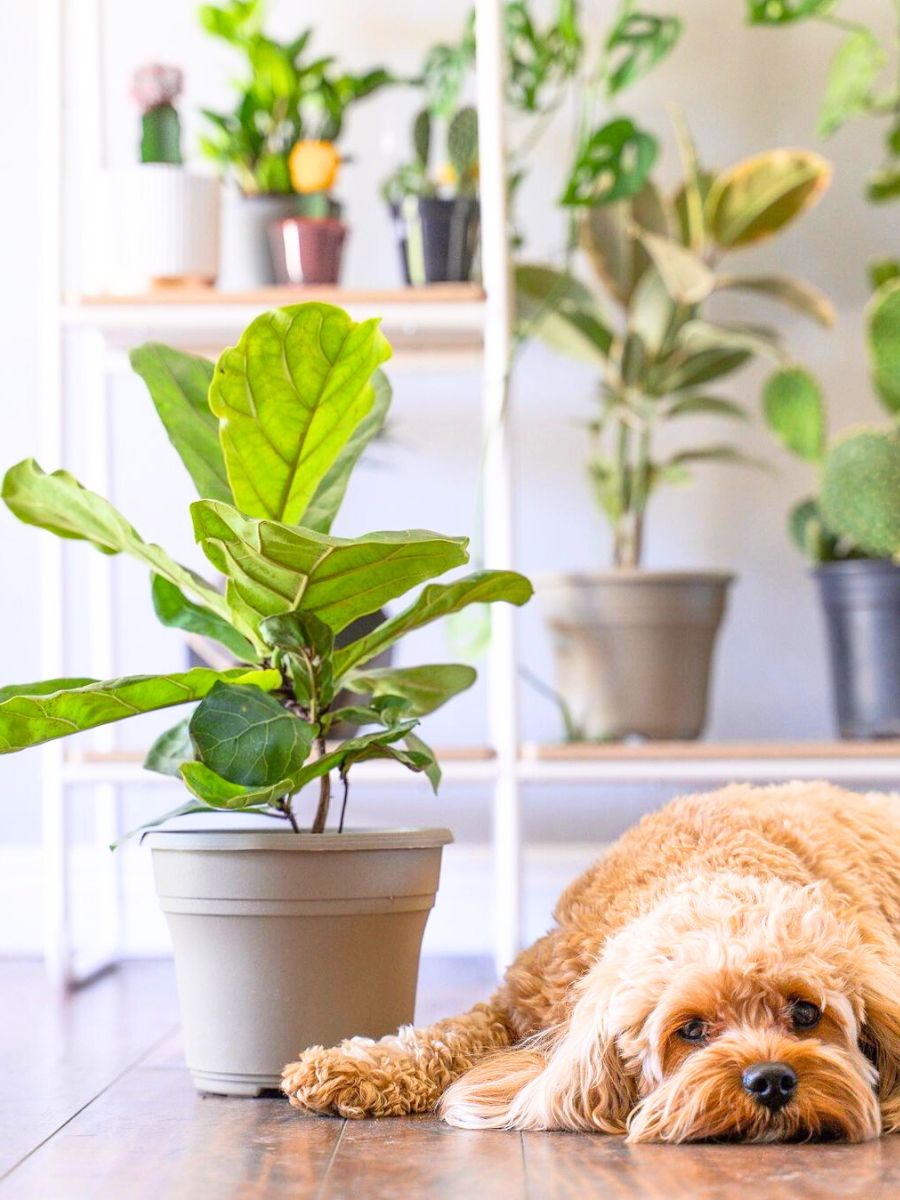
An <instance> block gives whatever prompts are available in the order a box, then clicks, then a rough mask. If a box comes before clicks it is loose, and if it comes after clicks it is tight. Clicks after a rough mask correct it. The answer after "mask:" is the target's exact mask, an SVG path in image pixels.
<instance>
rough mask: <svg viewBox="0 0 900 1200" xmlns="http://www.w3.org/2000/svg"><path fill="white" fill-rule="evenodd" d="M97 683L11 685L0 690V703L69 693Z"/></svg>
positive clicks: (61, 681)
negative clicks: (26, 697) (15, 698)
mask: <svg viewBox="0 0 900 1200" xmlns="http://www.w3.org/2000/svg"><path fill="white" fill-rule="evenodd" d="M92 683H99V680H97V679H83V678H81V677H79V678H76V679H42V680H41V681H40V682H39V683H11V684H8V685H7V686H6V687H2V688H0V702H2V701H3V700H9V699H10V697H12V696H49V695H51V694H52V693H53V692H71V691H74V690H75V688H83V687H89V686H90V685H91V684H92Z"/></svg>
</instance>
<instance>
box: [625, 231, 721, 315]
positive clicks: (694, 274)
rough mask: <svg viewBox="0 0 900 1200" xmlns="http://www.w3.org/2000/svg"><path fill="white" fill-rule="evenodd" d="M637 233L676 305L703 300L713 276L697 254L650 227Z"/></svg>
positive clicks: (711, 285)
mask: <svg viewBox="0 0 900 1200" xmlns="http://www.w3.org/2000/svg"><path fill="white" fill-rule="evenodd" d="M638 236H639V237H640V239H641V242H642V243H643V245H644V248H645V249H646V251H647V253H648V254H649V255H650V257H651V258H652V259H653V262H654V264H655V266H656V269H657V271H659V274H660V278H661V279H662V281H663V283H664V284H665V286H666V291H667V292H668V293H669V295H670V296H671V298H672V299H673V300H674V301H675V303H676V304H686V305H693V304H699V303H700V302H701V301H702V300H705V299H706V297H707V296H708V295H709V294H710V292H711V291H712V290H713V288H714V287H715V283H716V279H715V276H714V275H713V273H712V271H711V270H710V269H709V267H708V266H707V265H706V263H705V262H704V261H703V259H702V258H701V257H700V256H699V255H698V254H694V252H693V251H692V250H688V249H686V248H685V247H684V246H682V245H680V244H679V243H678V242H676V241H673V240H672V239H671V238H667V237H660V235H659V234H656V233H650V232H649V230H642V231H641V232H640V234H639V235H638Z"/></svg>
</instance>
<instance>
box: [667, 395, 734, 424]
mask: <svg viewBox="0 0 900 1200" xmlns="http://www.w3.org/2000/svg"><path fill="white" fill-rule="evenodd" d="M668 416H670V417H734V418H736V419H737V420H739V421H747V420H749V419H750V414H749V413H748V412H747V410H746V409H745V408H744V407H743V406H742V405H740V404H738V403H737V401H735V400H728V399H726V398H725V397H724V396H685V397H684V399H683V400H678V401H676V402H675V404H673V405H672V407H671V408H670V409H669V411H668Z"/></svg>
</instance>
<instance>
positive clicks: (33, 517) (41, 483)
mask: <svg viewBox="0 0 900 1200" xmlns="http://www.w3.org/2000/svg"><path fill="white" fill-rule="evenodd" d="M2 496H3V499H4V501H5V502H6V505H7V507H8V508H9V510H10V511H11V512H12V513H13V514H14V515H15V516H17V517H18V518H19V520H20V521H24V522H25V524H26V525H37V526H38V528H40V529H48V530H50V532H51V533H55V534H56V535H57V536H58V537H64V538H75V539H77V540H81V541H86V542H90V543H91V545H93V546H95V547H96V548H97V549H98V550H100V551H101V552H102V553H103V554H122V553H124V554H130V555H131V557H132V558H136V559H138V560H139V561H140V562H143V563H146V565H147V566H149V567H151V568H152V569H153V570H154V571H155V572H156V573H157V574H158V575H162V576H163V577H164V578H166V579H168V580H169V582H170V583H173V584H174V585H175V586H176V587H179V588H184V589H186V590H188V591H191V592H193V593H194V595H196V596H199V597H200V599H201V600H202V601H203V603H204V604H205V605H206V607H207V608H209V609H211V610H212V611H213V612H215V613H217V614H218V615H219V616H220V617H222V618H223V619H225V620H227V619H228V606H227V604H226V603H225V597H224V596H222V595H220V594H219V592H217V591H216V589H215V588H214V587H211V586H210V585H209V584H208V583H206V582H205V581H204V580H203V579H201V578H200V576H199V575H195V574H194V572H193V571H189V570H188V568H187V567H182V566H181V565H180V564H179V563H176V562H175V561H174V560H173V559H171V558H170V557H169V556H168V554H166V552H165V550H163V549H162V547H161V546H156V545H154V544H153V543H152V542H145V541H144V540H143V539H142V538H141V536H140V534H138V532H137V531H136V530H135V529H134V528H133V526H131V525H129V524H128V522H127V521H126V520H125V518H124V517H123V516H122V514H121V513H119V512H117V511H116V510H115V509H114V508H113V506H112V505H111V504H110V503H109V501H108V500H104V499H103V497H102V496H98V495H97V493H96V492H90V491H88V490H87V488H84V487H82V486H81V484H80V483H79V482H78V480H77V479H76V478H75V477H74V475H70V474H69V472H68V471H54V472H53V474H52V475H47V474H45V473H44V471H42V470H41V468H40V467H39V466H38V464H37V463H36V462H35V461H34V459H33V458H29V459H25V461H24V462H20V463H18V464H17V465H16V466H14V467H10V469H9V470H8V471H7V472H6V476H5V478H4V480H3V490H2Z"/></svg>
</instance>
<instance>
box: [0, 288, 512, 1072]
mask: <svg viewBox="0 0 900 1200" xmlns="http://www.w3.org/2000/svg"><path fill="white" fill-rule="evenodd" d="M389 354H390V348H389V346H388V344H387V342H386V341H385V339H384V337H383V336H382V335H381V333H380V332H379V330H378V322H377V321H375V320H370V321H364V322H362V323H359V324H356V323H354V322H353V321H351V320H350V318H349V317H348V316H347V314H346V313H344V312H343V311H342V310H341V309H338V308H334V307H332V306H330V305H325V304H303V305H297V306H294V307H289V308H283V309H278V310H276V311H274V312H269V313H266V314H264V315H262V316H260V317H258V318H257V319H256V320H255V321H253V322H252V324H251V325H250V326H249V327H248V328H247V329H246V330H245V332H244V334H243V335H242V337H241V338H240V340H239V342H238V344H237V345H236V346H235V347H233V348H231V349H228V350H226V351H225V352H224V353H223V354H222V356H221V357H220V358H219V360H218V362H217V363H216V365H215V367H213V364H212V363H209V362H206V361H205V360H203V359H199V358H194V357H192V356H190V355H185V354H181V353H178V352H177V351H175V350H171V349H168V348H166V347H165V346H160V345H148V346H144V347H142V348H141V349H140V350H138V351H136V352H135V365H136V366H137V367H138V369H139V370H140V373H141V375H142V376H143V378H144V379H145V381H146V382H147V383H148V385H149V388H150V391H151V394H152V395H153V398H154V400H155V402H156V405H157V409H158V411H159V413H160V415H161V417H162V419H163V421H164V423H165V426H166V429H167V432H168V434H169V437H170V439H171V441H172V443H173V445H174V447H175V449H176V450H177V451H178V453H179V455H180V456H181V458H182V461H183V462H184V465H185V466H186V467H187V469H188V471H189V472H190V474H191V477H192V479H193V482H194V484H195V485H196V488H197V492H198V494H199V496H200V497H201V499H199V500H197V501H196V502H195V503H194V504H192V505H191V519H192V522H193V528H194V533H195V536H196V538H197V541H198V542H199V544H200V547H201V549H202V550H203V553H204V554H205V555H206V557H207V559H208V560H209V562H210V564H211V565H212V567H213V568H214V569H215V571H216V572H217V573H219V574H220V575H222V576H223V577H224V580H225V592H224V594H222V592H220V591H219V590H218V589H217V588H216V587H215V586H213V585H212V584H210V583H208V582H207V581H206V580H205V579H203V578H202V577H201V576H200V575H199V574H197V573H196V572H195V571H193V570H190V569H188V568H187V567H184V566H182V565H181V564H180V563H177V562H176V561H174V560H173V559H172V558H171V557H170V556H169V555H168V554H167V553H166V552H165V551H164V550H163V549H162V548H161V547H160V546H158V545H155V544H152V543H148V542H146V541H144V540H143V539H142V538H141V537H140V535H139V534H138V533H137V531H136V530H135V529H134V528H133V526H132V525H130V524H129V523H128V522H127V521H126V520H125V518H124V517H123V516H122V515H121V514H120V513H118V512H117V511H116V510H115V509H114V508H113V507H112V505H111V504H109V502H108V501H106V500H105V499H103V498H102V497H101V496H99V495H96V494H95V493H93V492H90V491H88V490H87V489H85V488H83V487H82V486H81V485H80V484H79V483H78V481H77V480H76V479H75V478H73V476H72V475H70V474H69V473H68V472H66V471H55V472H54V473H53V474H51V475H47V474H45V473H44V472H43V471H42V470H41V468H40V467H39V466H38V465H37V464H36V463H35V462H33V461H32V460H28V461H25V462H22V463H19V464H18V465H17V466H15V467H13V468H12V469H11V470H10V471H9V472H8V473H7V475H6V478H5V480H4V483H3V489H2V495H3V499H4V500H5V502H6V504H7V505H8V507H9V508H10V510H11V511H12V512H13V513H14V514H15V515H16V516H17V517H18V518H19V519H20V520H22V521H25V522H26V523H29V524H33V525H37V526H39V527H41V528H44V529H47V530H49V531H51V532H52V533H55V534H57V535H58V536H61V537H66V538H76V539H80V540H82V541H87V542H89V543H90V544H92V545H93V546H94V547H96V548H97V549H98V550H100V551H101V552H103V553H105V554H119V553H123V554H128V555H130V556H131V557H133V558H135V559H137V560H138V561H139V562H140V563H142V564H143V565H144V566H145V567H149V568H150V571H151V576H152V592H153V600H154V605H155V608H156V612H157V614H158V615H159V617H160V619H161V620H162V622H163V623H164V624H165V625H168V626H172V627H174V628H176V629H180V630H190V631H194V632H197V633H201V634H203V635H205V636H207V637H209V638H212V639H214V640H215V641H217V642H219V643H220V644H222V645H223V646H224V647H226V648H227V649H228V650H229V651H230V652H231V653H232V654H234V655H235V657H236V658H237V660H238V665H237V666H235V667H233V668H230V669H224V670H218V671H217V670H212V669H209V668H194V669H192V670H188V671H183V672H176V673H174V674H166V675H142V676H135V677H130V678H124V679H114V680H108V681H103V682H99V681H95V680H89V679H81V678H79V679H54V680H48V681H45V682H43V683H38V684H25V685H18V686H14V687H7V688H4V689H2V690H0V750H2V751H4V752H8V751H12V750H20V749H23V748H25V747H27V746H33V745H37V744H39V743H42V742H46V741H49V740H51V739H53V738H58V737H63V736H67V735H69V734H71V733H75V732H77V731H79V730H85V729H92V728H96V727H97V726H99V725H103V724H106V723H108V722H112V721H118V720H122V719H124V718H126V717H131V716H135V715H137V714H139V713H143V712H149V711H154V710H157V709H163V708H167V707H170V706H174V705H185V704H194V705H195V708H194V710H193V713H192V715H190V716H189V717H188V718H187V719H183V720H181V721H179V723H178V724H177V725H175V726H174V727H173V728H172V729H170V730H169V731H168V732H167V733H165V734H163V735H162V737H160V738H159V739H158V740H157V741H156V743H155V744H154V745H153V747H152V748H151V750H150V752H149V754H148V756H147V761H146V766H147V767H148V769H150V770H153V771H161V772H164V773H166V774H171V775H172V776H174V777H178V778H180V780H181V783H182V785H183V787H184V789H185V792H186V798H185V800H184V801H183V802H182V803H181V804H180V805H179V806H178V807H177V808H176V809H174V810H173V812H171V813H167V814H166V815H165V816H164V817H160V818H159V819H158V820H157V821H156V822H151V824H152V825H158V824H160V823H161V822H163V821H165V820H167V819H168V818H170V817H184V816H187V815H191V814H217V815H218V816H219V818H220V821H219V825H218V827H215V826H214V827H213V828H212V829H210V828H208V827H204V828H203V829H200V830H196V829H195V830H187V829H173V830H166V831H163V832H156V833H153V834H151V835H149V836H148V837H147V839H146V840H147V841H148V843H149V845H150V847H151V850H152V854H153V864H154V872H155V876H156V883H157V889H158V892H159V895H160V901H161V904H162V906H163V908H164V910H165V912H166V916H167V918H168V921H169V926H170V929H171V932H172V938H173V942H174V947H175V956H176V970H177V975H178V985H179V992H180V998H181V1006H182V1017H183V1024H184V1033H185V1045H186V1054H187V1060H188V1065H189V1067H190V1069H191V1071H192V1073H193V1076H194V1079H195V1082H196V1084H197V1086H198V1088H202V1089H204V1090H211V1091H217V1092H225V1093H232V1094H242V1095H246V1094H256V1093H258V1092H259V1091H260V1090H261V1089H264V1088H267V1087H277V1085H278V1082H279V1077H280V1070H281V1067H282V1066H283V1064H284V1063H285V1062H286V1061H288V1060H289V1059H290V1058H291V1057H292V1056H294V1055H295V1054H296V1052H297V1049H298V1047H301V1046H305V1045H308V1044H310V1043H314V1042H323V1043H329V1042H331V1041H333V1040H335V1039H336V1038H337V1039H339V1038H341V1037H343V1036H348V1035H352V1034H369V1035H371V1036H373V1037H378V1036H379V1035H382V1034H384V1033H387V1032H388V1031H389V1030H393V1029H395V1028H396V1027H397V1026H398V1024H403V1023H405V1022H408V1021H409V1020H411V1018H412V1015H413V1000H414V996H415V984H416V972H417V964H418V954H419V945H420V942H421V937H422V932H423V929H424V925H425V920H426V917H427V914H428V910H429V908H430V907H431V905H432V902H433V895H434V891H435V888H436V886H437V881H438V869H439V862H440V852H441V846H442V845H444V844H445V843H446V842H448V841H449V840H450V834H449V832H448V831H447V830H444V829H437V830H435V829H395V830H358V831H351V830H347V829H346V828H345V826H344V812H345V807H346V800H347V789H348V784H349V779H350V775H351V771H352V768H353V767H354V766H355V764H357V763H360V762H364V761H367V760H370V759H376V758H380V759H389V760H392V761H393V762H395V763H398V764H400V765H401V766H403V767H407V768H409V769H410V770H412V771H421V772H424V773H425V774H426V775H427V776H428V778H429V779H430V781H431V783H432V785H433V786H437V783H438V780H439V777H440V771H439V768H438V765H437V762H436V761H435V757H434V754H433V753H432V751H431V750H430V749H429V747H428V746H427V745H426V743H425V742H423V741H422V740H421V739H420V738H419V736H418V734H417V732H416V727H417V725H418V722H419V719H420V718H421V717H423V716H424V715H426V714H427V713H430V712H432V711H434V709H436V708H437V707H438V706H439V705H441V704H443V703H444V702H445V701H447V700H448V699H450V698H451V697H452V696H454V695H456V694H458V693H459V692H461V691H463V690H464V689H465V688H467V687H469V685H470V684H471V683H472V681H473V679H474V676H475V672H474V671H473V670H472V669H471V668H470V667H468V666H457V665H446V664H439V665H429V666H416V667H399V668H396V669H377V668H375V669H373V668H372V667H371V663H372V660H373V659H374V657H375V656H376V655H377V654H378V653H379V651H380V650H382V649H383V648H384V647H386V646H389V645H391V644H393V643H394V642H396V641H397V640H398V639H400V638H402V637H403V636H404V635H405V634H406V633H408V632H410V631H411V630H414V629H418V628H421V627H422V626H424V625H426V624H428V623H429V622H431V621H435V620H438V619H439V618H441V617H443V616H446V615H448V614H450V613H454V612H458V611H459V610H460V609H462V608H464V607H466V606H467V605H469V604H473V603H490V602H493V601H498V600H505V601H509V602H511V603H514V604H522V603H524V602H525V601H526V600H527V599H528V598H529V596H530V594H531V586H530V584H529V583H528V581H527V580H526V579H524V578H523V577H522V576H521V575H517V574H515V573H513V572H509V571H481V572H478V573H476V574H471V575H465V576H463V577H461V578H455V579H453V580H452V581H450V582H445V583H431V582H429V581H430V580H433V579H434V578H435V577H437V576H439V575H442V574H444V573H445V572H446V571H448V570H452V569H454V568H456V567H459V566H462V565H463V564H464V563H465V562H466V561H467V557H468V555H467V553H466V539H465V538H457V537H446V536H444V535H442V534H436V533H430V532H427V531H423V530H419V529H411V530H401V531H396V532H376V533H369V534H365V535H363V536H361V537H356V538H338V537H333V536H332V535H331V533H330V532H329V531H330V528H331V523H332V521H333V519H334V516H335V513H336V512H337V509H338V507H339V505H340V503H341V500H342V497H343V494H344V490H345V488H346V486H347V482H348V479H349V476H350V473H351V471H352V469H353V466H354V464H355V463H356V461H357V460H358V458H359V456H360V454H361V453H362V451H363V450H364V448H365V446H366V444H367V443H368V442H369V441H370V440H371V438H372V437H373V436H374V435H375V434H376V433H377V431H378V430H379V428H380V427H381V423H382V421H383V420H384V415H385V412H386V410H387V406H388V404H389V397H390V390H389V388H388V386H387V383H386V380H385V379H384V377H383V376H382V375H381V373H380V371H379V370H378V368H379V366H380V364H381V363H383V362H384V361H385V360H386V359H387V358H388V356H389ZM249 396H252V398H253V403H252V404H250V405H248V403H247V399H248V397H249ZM422 583H425V584H427V586H425V587H424V589H422V590H421V591H420V592H419V593H418V595H417V596H416V597H415V598H414V599H413V600H412V602H411V603H409V604H408V605H407V606H406V607H405V608H403V609H402V610H401V611H400V612H398V613H396V614H395V615H394V616H392V617H391V618H390V619H389V620H388V621H386V622H384V623H383V624H382V625H380V626H379V627H378V628H377V629H376V630H374V631H373V632H371V633H369V634H368V635H366V636H363V637H360V638H357V639H356V640H354V641H352V642H350V643H349V644H345V645H342V646H341V647H340V648H337V647H336V640H337V636H338V635H339V634H340V633H341V631H342V630H344V629H346V628H347V627H348V626H349V625H350V623H351V622H352V621H354V620H355V619H356V618H357V617H360V616H362V615H364V614H367V613H371V612H373V611H374V610H376V609H377V608H378V607H379V605H382V604H386V603H388V602H389V601H391V600H393V599H396V598H398V597H400V596H403V595H405V594H406V593H407V592H408V591H409V590H410V588H413V587H415V586H416V585H418V584H422ZM344 687H349V688H350V689H352V691H353V692H354V693H356V694H357V695H358V696H359V697H360V699H359V700H358V701H357V703H356V704H355V705H354V706H352V707H341V708H338V707H336V706H335V697H337V696H338V695H339V694H340V692H341V690H342V689H343V688H344ZM339 721H340V722H342V723H344V724H345V725H348V724H349V725H352V726H353V727H354V728H355V732H354V733H353V736H351V737H348V738H346V739H344V740H341V741H338V742H331V741H330V736H331V735H332V733H333V731H334V728H335V725H336V723H337V722H339ZM362 730H365V732H362ZM334 779H337V780H339V782H340V786H341V803H340V806H339V809H338V812H337V814H335V813H334V811H333V810H334V804H333V796H332V787H333V781H334ZM311 793H312V794H311ZM235 815H243V816H248V815H249V816H253V817H255V818H271V824H272V827H273V828H272V829H271V830H263V829H259V828H256V827H254V828H253V829H252V830H241V829H237V828H235V827H234V820H232V819H231V818H233V817H234V816H235ZM335 816H337V820H336V821H335ZM329 821H330V822H331V824H330V825H329Z"/></svg>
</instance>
